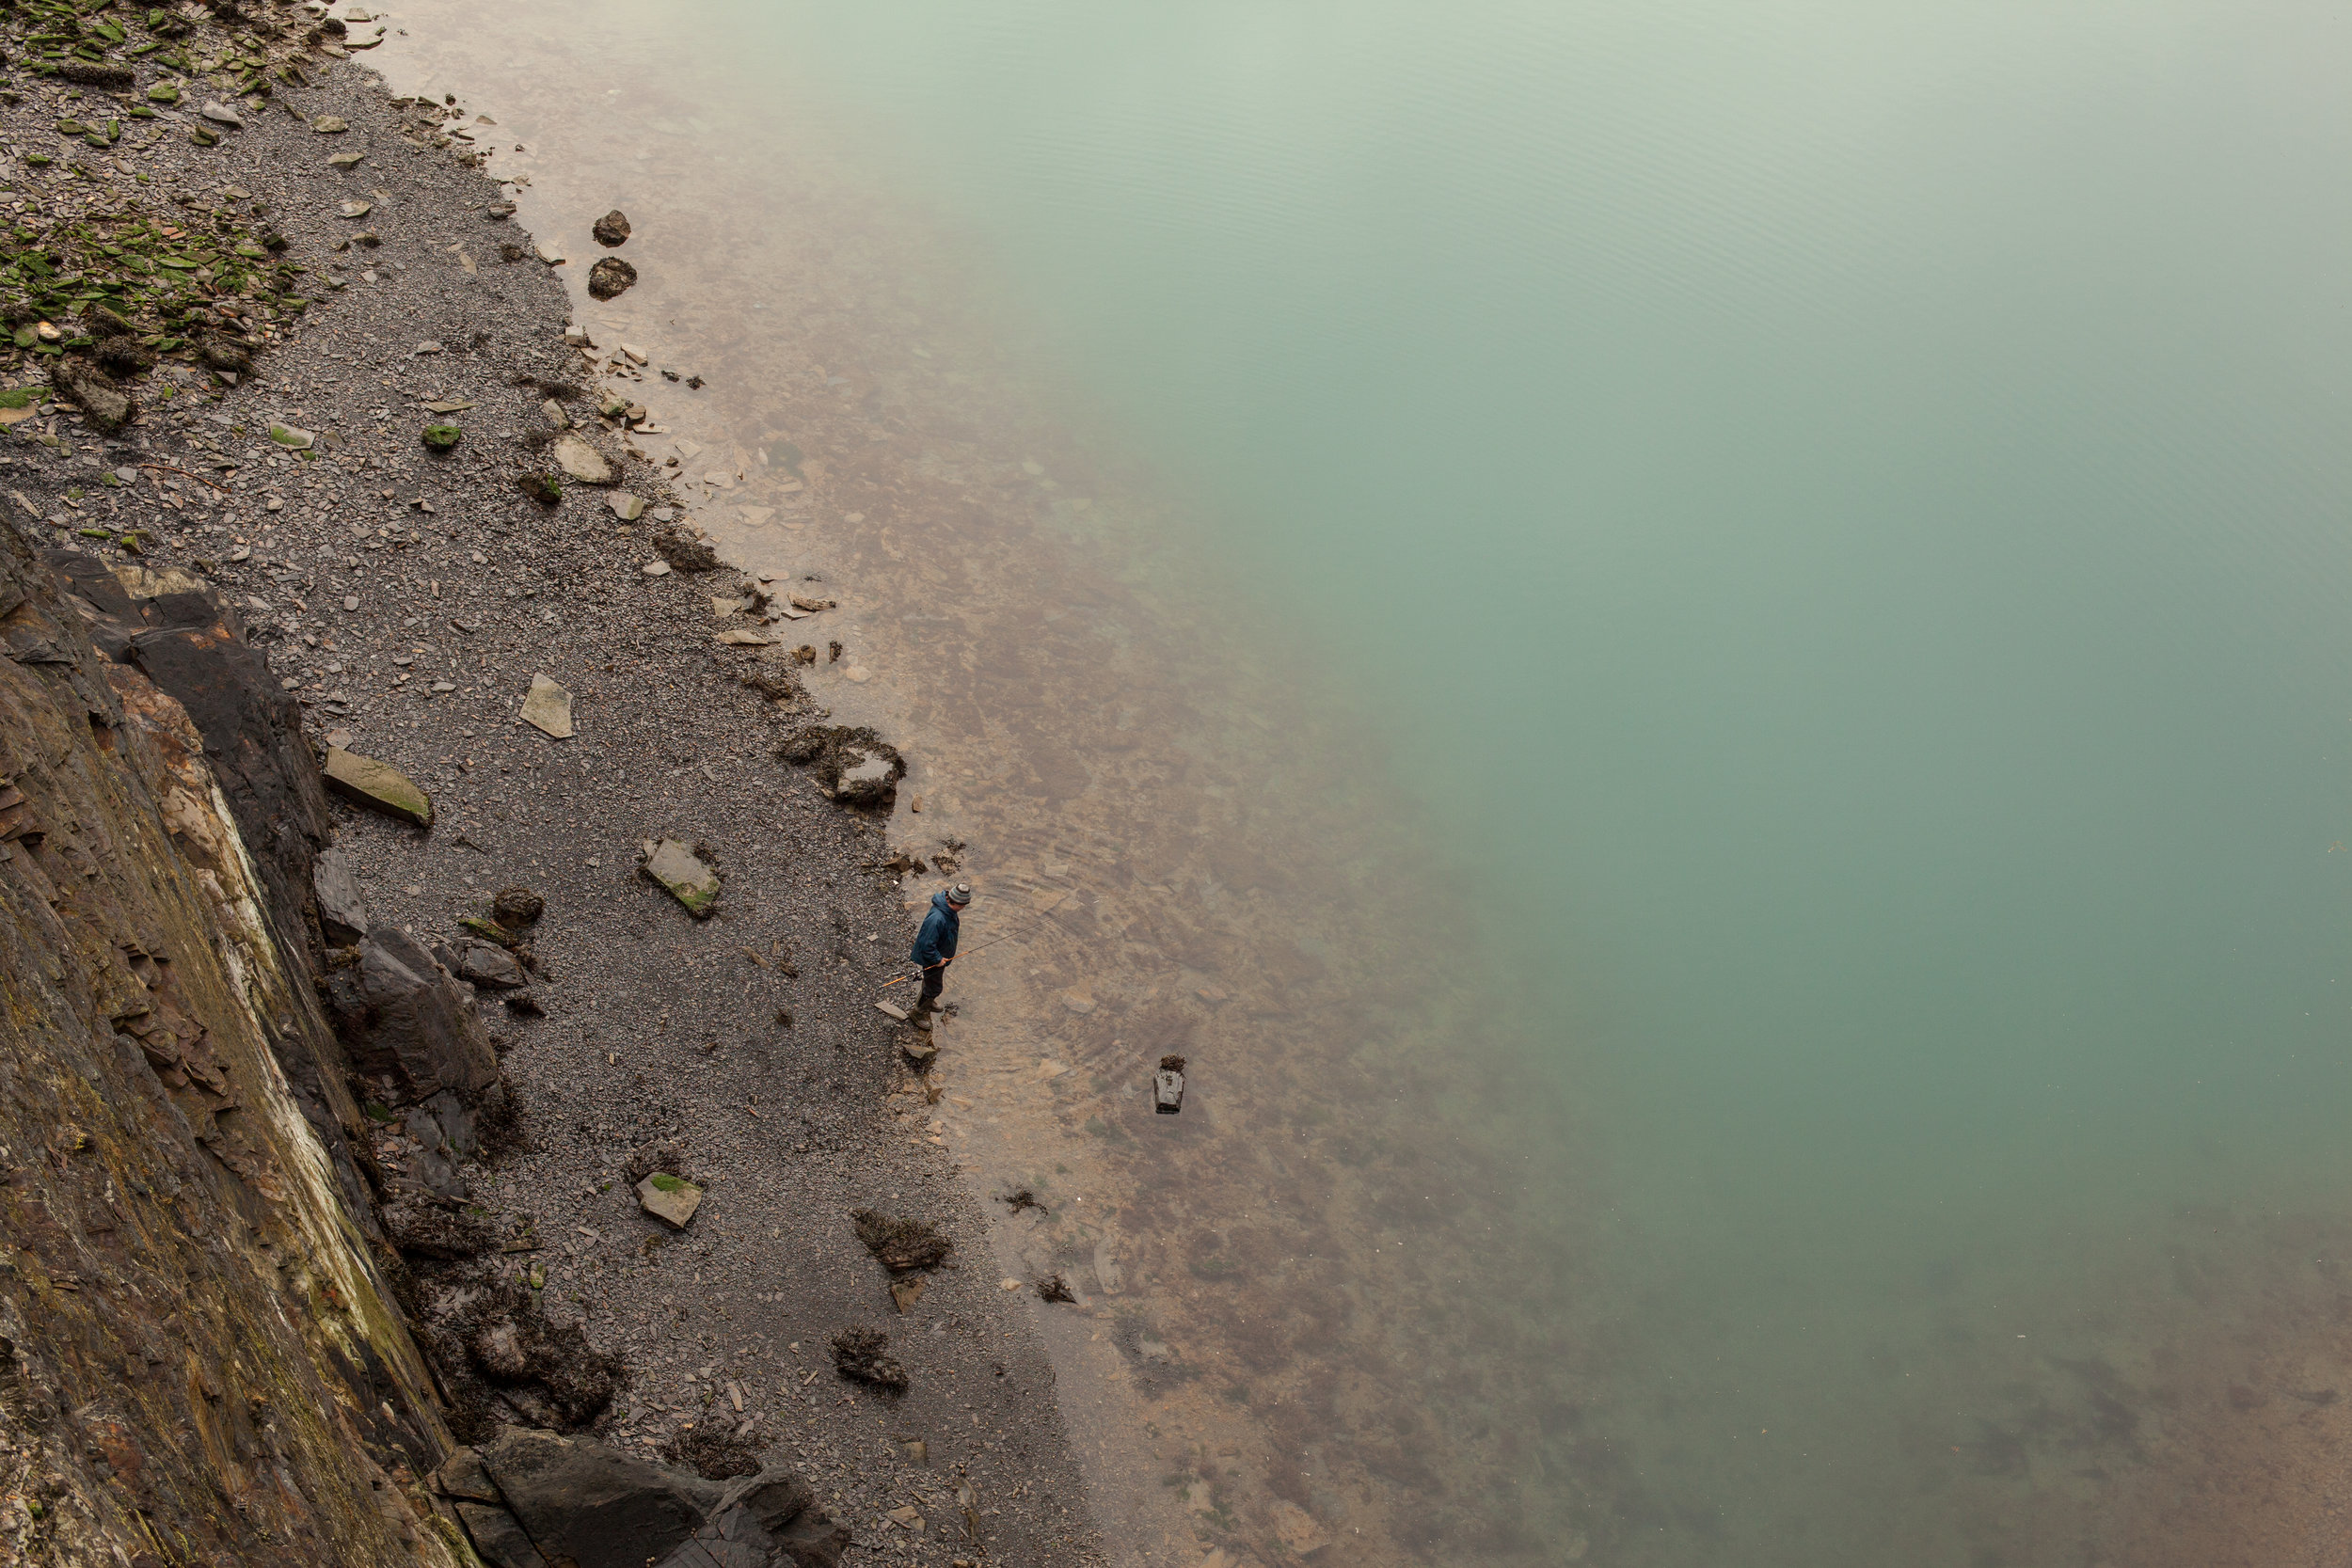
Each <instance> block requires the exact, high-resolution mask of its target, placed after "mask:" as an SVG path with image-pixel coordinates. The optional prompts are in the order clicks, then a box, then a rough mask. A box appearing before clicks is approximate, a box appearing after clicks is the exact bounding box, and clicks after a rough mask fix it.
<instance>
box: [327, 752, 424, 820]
mask: <svg viewBox="0 0 2352 1568" xmlns="http://www.w3.org/2000/svg"><path fill="white" fill-rule="evenodd" d="M326 787H327V788H329V789H331V790H333V791H334V792H335V793H336V794H338V795H340V796H342V798H343V799H344V800H350V801H353V802H355V803H357V804H358V805H362V806H366V807H368V808H369V809H370V810H371V811H379V812H382V813H383V814H384V815H385V816H390V817H395V818H397V819H399V820H400V821H403V822H405V823H408V824H409V825H410V826H412V827H418V828H430V827H431V826H433V800H432V797H430V796H428V795H426V794H425V792H424V791H423V790H421V789H420V788H418V787H417V784H416V782H415V781H414V780H412V779H410V778H409V777H408V775H407V774H405V773H404V772H402V771H401V770H400V769H399V768H394V767H393V766H392V765H391V764H390V763H389V762H379V761H377V760H376V759H375V758H373V757H368V756H361V755H360V754H359V753H358V752H347V751H345V750H344V749H343V748H342V747H341V746H329V747H328V748H327V749H326Z"/></svg>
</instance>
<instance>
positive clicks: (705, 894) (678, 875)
mask: <svg viewBox="0 0 2352 1568" xmlns="http://www.w3.org/2000/svg"><path fill="white" fill-rule="evenodd" d="M638 869H639V870H640V871H642V872H643V873H644V875H645V878H646V879H648V880H649V881H654V882H659V883H660V885H661V886H662V887H664V888H666V889H667V890H668V891H669V894H670V896H671V897H673V898H675V899H676V900H677V901H678V902H679V903H681V904H683V905H685V906H686V912H687V913H689V914H691V915H692V916H693V917H694V918H695V919H696V920H708V919H709V918H710V917H711V915H712V914H713V913H714V912H716V911H717V907H718V903H719V885H720V884H719V874H718V873H717V872H716V871H713V870H712V869H711V868H710V867H709V866H707V865H705V864H704V863H703V862H702V858H701V857H700V856H698V855H696V854H695V853H694V851H693V850H691V849H690V848H688V847H686V846H685V845H683V844H680V843H679V842H678V841H677V840H676V839H674V838H665V839H663V840H662V841H661V842H660V843H659V844H656V843H654V842H653V841H652V840H650V839H648V840H646V841H645V844H644V861H643V863H641V864H640V865H639V867H638Z"/></svg>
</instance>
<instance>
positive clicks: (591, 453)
mask: <svg viewBox="0 0 2352 1568" xmlns="http://www.w3.org/2000/svg"><path fill="white" fill-rule="evenodd" d="M548 456H550V457H552V458H554V459H555V466H556V467H559V468H561V469H563V470H564V472H565V473H566V474H568V475H570V476H571V477H572V478H573V479H576V480H578V481H579V482H580V483H582V484H610V483H612V482H613V481H614V480H616V479H619V478H620V477H621V475H620V470H618V469H616V468H615V467H612V464H610V463H608V462H606V461H605V456H604V453H602V452H600V451H597V450H596V448H594V447H592V446H590V445H589V444H588V437H586V436H582V435H580V434H579V433H578V432H577V431H566V432H565V433H564V435H562V436H557V437H556V441H555V445H554V446H553V447H552V448H550V449H549V450H548Z"/></svg>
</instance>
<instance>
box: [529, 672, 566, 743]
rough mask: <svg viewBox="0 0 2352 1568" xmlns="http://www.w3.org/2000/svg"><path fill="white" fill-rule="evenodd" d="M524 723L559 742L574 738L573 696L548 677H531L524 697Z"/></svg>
mask: <svg viewBox="0 0 2352 1568" xmlns="http://www.w3.org/2000/svg"><path fill="white" fill-rule="evenodd" d="M522 717H523V721H524V722H525V723H527V724H529V725H531V726H532V728H533V729H535V730H537V731H539V732H540V733H541V734H542V735H547V736H553V737H554V738H555V739H557V740H569V739H570V738H571V737H572V694H571V692H569V691H568V690H566V689H564V688H563V687H561V686H559V685H557V684H556V683H555V681H554V680H552V679H550V678H549V677H548V676H546V675H533V676H532V677H531V689H530V691H529V692H527V693H525V695H524V697H523V706H522Z"/></svg>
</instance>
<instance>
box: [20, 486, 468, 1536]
mask: <svg viewBox="0 0 2352 1568" xmlns="http://www.w3.org/2000/svg"><path fill="white" fill-rule="evenodd" d="M62 564H64V565H66V566H67V567H68V570H67V572H66V573H65V575H64V578H63V580H62V581H61V580H60V578H59V577H57V576H56V575H53V571H52V569H51V565H52V563H50V562H44V561H42V560H41V559H40V558H39V557H38V556H36V555H35V553H34V552H33V550H32V549H31V547H30V546H28V545H27V544H26V543H25V541H24V539H23V538H22V537H21V536H19V535H18V534H17V533H16V532H15V531H13V529H8V530H5V531H0V642H4V643H5V646H4V648H0V652H4V653H5V657H0V1009H4V1010H0V1036H4V1037H5V1038H4V1039H0V1561H5V1560H10V1559H17V1560H42V1561H52V1562H57V1563H66V1564H81V1563H88V1564H91V1565H92V1568H96V1565H98V1564H102V1563H103V1564H106V1565H108V1568H120V1565H122V1564H131V1565H133V1568H163V1565H165V1564H191V1563H198V1562H204V1563H217V1564H222V1565H224V1568H225V1565H227V1564H230V1563H238V1564H268V1563H279V1562H283V1563H287V1564H297V1563H299V1564H304V1565H306V1568H308V1565H314V1564H316V1563H317V1562H320V1561H322V1560H326V1561H336V1562H344V1563H355V1564H358V1563H409V1562H416V1563H422V1564H446V1565H449V1568H456V1565H457V1564H459V1563H462V1562H467V1561H469V1560H471V1554H470V1553H469V1551H468V1550H467V1548H466V1546H465V1545H464V1544H463V1537H462V1536H461V1535H460V1534H458V1533H457V1532H456V1530H455V1529H454V1528H453V1523H452V1521H451V1520H450V1519H449V1518H448V1516H447V1515H446V1514H445V1513H441V1512H437V1509H436V1507H435V1504H434V1501H433V1499H432V1497H430V1495H429V1494H428V1493H427V1492H426V1491H425V1490H424V1489H423V1487H422V1485H421V1478H423V1477H424V1476H426V1475H427V1474H428V1473H429V1472H430V1471H431V1470H432V1469H433V1468H434V1466H435V1465H437V1464H438V1463H439V1462H440V1460H441V1458H442V1457H443V1456H444V1455H445V1454H446V1453H447V1452H448V1450H449V1448H450V1438H449V1434H448V1432H447V1430H446V1428H445V1426H444V1422H443V1417H442V1413H441V1409H440V1407H439V1403H438V1397H437V1391H436V1388H435V1385H434V1379H433V1374H432V1372H431V1371H430V1370H428V1369H427V1367H426V1365H425V1363H424V1362H423V1360H422V1359H421V1357H420V1355H419V1354H418V1351H417V1348H416V1345H415V1343H414V1342H413V1340H412V1339H411V1338H410V1336H409V1333H408V1331H407V1329H406V1327H405V1324H404V1323H403V1321H402V1318H401V1315H400V1312H399V1310H398V1308H397V1306H396V1304H395V1302H394V1300H393V1297H392V1294H391V1292H390V1291H389V1288H388V1284H387V1277H386V1273H385V1270H386V1269H387V1268H388V1267H397V1261H396V1255H394V1254H392V1253H391V1252H390V1251H389V1249H387V1248H385V1247H384V1246H383V1244H382V1243H381V1241H380V1239H378V1238H376V1237H374V1236H373V1235H372V1234H371V1231H372V1229H373V1225H374V1222H373V1219H372V1218H370V1217H369V1216H370V1214H371V1212H372V1211H371V1205H370V1193H369V1185H368V1182H367V1180H366V1179H365V1173H364V1171H363V1167H362V1164H361V1161H362V1159H363V1158H364V1157H363V1156H360V1155H358V1154H356V1153H355V1151H356V1150H359V1149H362V1148H364V1144H363V1143H362V1142H361V1141H359V1140H358V1138H357V1136H356V1134H357V1133H358V1130H359V1122H358V1111H357V1109H356V1108H355V1106H354V1104H353V1101H352V1100H351V1096H350V1092H349V1089H348V1086H347V1085H348V1070H347V1066H346V1064H345V1063H344V1061H343V1059H342V1053H341V1049H340V1046H339V1044H338V1040H337V1038H336V1036H335V1034H334V1032H333V1030H332V1029H331V1028H330V1026H329V1024H328V1022H327V1020H326V1016H325V1014H324V1012H323V1010H322V1007H321V1005H320V1002H319V1000H318V990H317V988H316V987H315V986H314V984H313V982H312V978H311V975H310V969H309V953H310V946H309V943H310V937H309V936H308V934H307V932H306V929H305V927H306V926H307V922H308V918H309V916H308V914H307V912H306V911H307V906H308V905H309V902H310V900H309V883H310V858H311V856H312V855H313V854H314V853H315V851H316V849H317V847H318V846H319V844H320V842H321V841H322V840H323V837H324V833H325V824H326V812H325V806H324V799H323V797H322V796H321V795H320V793H319V784H318V780H317V774H316V770H315V767H314V766H313V765H312V764H311V763H310V757H309V753H308V752H307V750H305V749H304V748H303V746H302V743H301V740H300V736H299V734H298V727H297V726H296V724H295V723H294V718H293V715H292V712H291V710H290V709H289V708H288V707H287V705H285V704H284V701H283V699H282V697H281V695H280V694H279V693H278V690H277V684H276V682H275V681H274V680H271V679H270V678H269V677H268V674H267V672H266V670H265V669H263V668H262V665H261V661H260V660H259V658H258V657H256V656H254V655H253V654H252V653H251V651H250V650H248V649H246V648H245V647H244V645H243V642H242V640H241V639H240V638H239V637H238V636H237V635H236V628H235V627H234V626H231V625H228V624H225V622H224V621H223V619H222V612H221V611H220V610H219V609H218V608H217V606H216V605H215V603H214V602H213V601H211V600H210V599H208V598H206V597H204V596H202V595H200V594H175V593H174V592H173V591H172V590H173V588H174V587H175V585H174V584H171V583H168V582H164V583H156V582H152V581H148V582H140V581H137V580H134V581H133V582H132V583H131V584H130V586H131V587H134V588H140V589H144V590H146V591H147V593H148V595H149V596H147V597H146V598H144V599H143V600H135V599H134V598H133V597H131V596H130V595H129V594H125V593H124V592H123V586H124V585H123V584H122V583H120V582H119V581H118V580H116V579H115V578H113V577H112V575H111V574H107V573H105V572H103V569H100V568H98V567H96V565H95V563H89V564H88V565H87V568H86V569H82V570H78V571H77V570H74V569H72V568H73V564H74V563H73V562H71V561H67V562H62ZM134 577H135V574H134ZM69 589H70V590H71V592H69V591H68V590H69ZM93 628H94V629H95V630H96V632H97V633H98V637H99V639H100V641H105V642H106V643H108V644H109V646H108V648H107V651H106V652H102V651H101V649H100V647H99V646H98V645H97V644H96V643H95V642H94V641H93V637H92V630H93ZM108 654H112V655H113V656H114V657H108ZM174 692H177V693H179V694H180V697H184V698H185V699H186V700H185V701H184V702H183V701H182V700H180V697H176V696H175V695H174V694H173V693H174ZM192 711H193V712H194V713H195V714H196V715H198V717H192ZM199 718H201V720H202V722H201V723H199ZM208 753H209V760H208Z"/></svg>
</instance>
